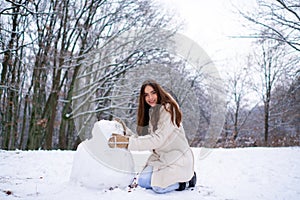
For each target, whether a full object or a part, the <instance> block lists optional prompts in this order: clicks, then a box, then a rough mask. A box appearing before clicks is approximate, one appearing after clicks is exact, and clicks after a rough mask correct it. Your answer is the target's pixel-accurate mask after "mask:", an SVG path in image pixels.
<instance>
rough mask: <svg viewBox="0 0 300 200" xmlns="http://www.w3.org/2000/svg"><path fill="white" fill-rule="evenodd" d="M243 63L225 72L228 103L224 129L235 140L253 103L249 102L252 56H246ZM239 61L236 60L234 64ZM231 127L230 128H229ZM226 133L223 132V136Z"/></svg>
mask: <svg viewBox="0 0 300 200" xmlns="http://www.w3.org/2000/svg"><path fill="white" fill-rule="evenodd" d="M245 60H246V61H245V62H244V63H241V64H239V66H238V67H237V68H236V69H235V70H234V71H232V72H228V73H227V77H228V78H227V80H226V82H227V84H228V86H227V90H228V92H227V94H228V98H229V99H228V105H227V109H228V110H227V112H228V114H227V115H228V116H227V119H226V125H227V127H226V129H227V130H225V131H227V132H228V131H232V140H236V138H237V137H238V135H239V132H240V130H241V129H242V128H243V126H244V124H245V122H246V121H247V119H248V116H249V115H250V114H251V110H252V108H253V105H250V103H249V99H248V98H250V97H249V94H250V87H251V81H252V80H251V74H250V67H251V65H252V58H251V56H248V57H247V59H245ZM238 63H239V62H238V61H236V64H238ZM252 101H253V99H252ZM229 127H232V130H230V129H231V128H229ZM227 134H228V133H226V134H225V137H226V136H227Z"/></svg>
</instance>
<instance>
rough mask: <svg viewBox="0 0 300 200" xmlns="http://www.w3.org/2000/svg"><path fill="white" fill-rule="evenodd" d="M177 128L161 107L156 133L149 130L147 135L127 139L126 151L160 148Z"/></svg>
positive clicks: (169, 115) (168, 114)
mask: <svg viewBox="0 0 300 200" xmlns="http://www.w3.org/2000/svg"><path fill="white" fill-rule="evenodd" d="M176 128H177V127H176V126H175V125H174V124H173V123H172V120H171V114H170V113H169V112H167V111H166V110H165V108H164V107H163V106H162V107H161V109H160V118H159V121H158V124H157V129H156V131H154V132H153V131H152V130H150V131H151V132H150V134H149V135H145V136H139V137H136V136H131V137H130V138H129V145H128V149H129V150H133V151H145V150H152V149H157V148H160V147H161V146H162V145H163V144H164V143H165V142H166V141H167V140H168V138H169V137H170V135H171V134H172V133H173V130H174V129H176Z"/></svg>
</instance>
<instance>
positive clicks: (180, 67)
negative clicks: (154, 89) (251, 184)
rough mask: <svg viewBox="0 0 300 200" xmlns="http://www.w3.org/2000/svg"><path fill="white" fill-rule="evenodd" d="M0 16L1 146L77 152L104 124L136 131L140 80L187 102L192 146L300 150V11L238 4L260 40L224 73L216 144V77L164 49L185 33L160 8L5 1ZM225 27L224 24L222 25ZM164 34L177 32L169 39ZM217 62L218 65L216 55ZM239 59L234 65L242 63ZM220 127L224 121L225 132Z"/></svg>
mask: <svg viewBox="0 0 300 200" xmlns="http://www.w3.org/2000/svg"><path fill="white" fill-rule="evenodd" d="M1 5H2V6H1V10H0V22H1V23H0V63H1V64H0V149H5V150H15V149H22V150H23V149H24V150H25V149H26V150H33V149H76V148H77V145H78V144H79V143H80V141H81V140H82V138H83V137H84V138H86V137H89V132H90V130H91V127H90V126H91V124H93V123H94V122H95V121H97V120H101V119H106V120H112V119H113V118H115V117H118V118H121V119H123V120H124V122H125V123H126V124H128V126H130V127H132V128H133V129H134V125H135V122H136V108H137V96H138V93H139V87H140V85H141V82H142V81H143V80H145V79H148V78H154V79H156V80H157V81H158V82H159V83H161V84H162V85H163V86H164V87H165V88H166V89H167V90H168V91H169V92H171V93H172V94H173V95H174V97H175V98H176V99H177V101H178V103H179V105H180V106H181V107H182V111H183V114H184V121H183V125H184V127H185V129H186V134H187V137H188V140H189V142H190V145H191V146H193V147H201V146H207V145H209V146H210V147H245V146H299V145H300V88H299V84H300V76H299V71H300V70H299V69H300V67H299V64H300V63H299V61H300V56H299V54H300V37H299V35H300V3H299V2H297V1H292V0H288V1H283V0H274V1H269V0H257V1H256V9H248V8H247V7H238V6H236V7H235V10H234V11H233V12H235V15H236V16H237V18H238V19H239V20H240V21H241V25H243V26H245V27H246V28H247V29H248V30H249V31H248V33H247V34H244V35H239V36H234V37H233V38H236V39H239V40H240V39H241V38H247V39H251V40H252V43H251V49H252V50H250V51H249V53H248V54H247V55H244V56H237V57H236V58H235V59H234V62H230V64H229V63H226V62H221V63H220V62H218V65H222V66H223V67H225V68H226V66H228V65H231V69H232V67H233V68H234V70H228V71H227V73H226V72H222V76H221V77H222V80H221V81H222V83H223V90H222V91H219V92H223V93H224V94H225V95H226V98H225V99H223V100H224V102H225V104H224V107H225V108H226V112H224V113H221V114H222V115H224V124H221V127H222V130H221V131H220V133H218V134H217V138H215V141H214V143H209V144H208V143H206V141H207V140H206V138H207V134H208V130H209V127H210V126H211V125H212V124H213V123H214V122H213V121H212V120H211V119H212V118H211V117H212V115H213V113H212V110H213V109H212V106H213V103H212V102H211V100H212V98H211V96H210V95H211V91H213V90H217V88H213V87H211V85H208V84H207V80H209V81H214V80H213V78H214V77H215V76H213V74H209V73H207V72H205V71H204V70H201V69H203V68H204V67H205V65H206V64H207V63H199V66H196V68H197V69H198V70H196V71H195V70H191V66H190V64H189V63H188V62H186V60H185V59H183V58H180V57H179V56H177V55H174V54H172V53H170V52H168V51H166V48H165V46H166V45H169V43H168V41H169V40H170V39H171V38H172V36H174V35H176V34H177V33H178V32H180V30H182V29H184V21H183V20H182V18H181V17H180V15H178V13H175V12H173V11H170V10H168V9H167V8H165V7H163V6H161V5H160V4H159V3H158V2H156V1H152V0H118V1H108V0H79V1H78V0H77V1H75V0H63V1H58V0H52V1H46V0H38V1H35V0H31V1H27V0H5V1H2V2H1ZM220 23H221V22H220ZM163 30H168V31H167V32H166V31H163ZM212 62H214V59H212ZM232 63H234V66H232ZM219 125H220V124H219Z"/></svg>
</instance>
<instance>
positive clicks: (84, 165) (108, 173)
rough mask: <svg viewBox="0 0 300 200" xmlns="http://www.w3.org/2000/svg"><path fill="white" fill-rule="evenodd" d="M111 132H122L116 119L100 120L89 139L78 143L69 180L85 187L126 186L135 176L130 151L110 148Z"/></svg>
mask: <svg viewBox="0 0 300 200" xmlns="http://www.w3.org/2000/svg"><path fill="white" fill-rule="evenodd" d="M112 133H117V134H123V130H122V126H121V124H120V123H118V122H117V121H108V120H101V121H98V122H96V123H95V124H94V127H93V130H92V138H91V139H88V140H85V141H83V142H81V143H80V144H79V146H78V148H77V150H76V152H75V155H74V160H73V166H72V171H71V176H70V180H71V181H72V182H77V183H79V184H81V185H83V186H85V187H91V188H99V189H104V188H110V187H119V188H125V187H127V186H128V185H129V184H130V183H131V182H132V179H133V177H134V161H133V157H132V154H131V153H130V151H128V150H126V149H118V148H115V149H112V148H109V146H108V144H107V142H108V138H109V137H110V136H111V134H112Z"/></svg>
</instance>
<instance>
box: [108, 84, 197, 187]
mask: <svg viewBox="0 0 300 200" xmlns="http://www.w3.org/2000/svg"><path fill="white" fill-rule="evenodd" d="M126 131H127V132H130V133H131V134H129V135H131V136H122V135H117V134H116V135H115V134H113V136H112V137H111V138H110V139H109V146H110V147H112V148H114V147H118V148H128V149H129V150H133V151H145V150H150V151H152V154H151V155H150V157H149V159H148V161H147V163H146V166H145V168H144V169H143V171H142V172H141V173H140V175H139V178H138V185H139V186H140V187H143V188H146V189H152V190H153V191H155V192H157V193H166V192H170V191H174V190H177V191H181V190H184V189H185V188H188V187H194V186H195V184H196V173H195V172H194V156H193V152H192V150H191V148H190V146H189V144H188V141H187V138H186V135H185V132H184V129H183V127H182V113H181V111H180V109H179V106H178V104H177V102H176V101H175V100H174V98H172V96H171V95H170V94H169V93H167V92H166V91H165V90H164V89H163V88H162V87H161V86H160V85H159V84H157V83H156V82H155V81H153V80H148V81H146V82H144V83H143V85H142V87H141V89H140V95H139V106H138V126H137V133H138V136H137V134H133V133H132V131H131V130H129V129H128V128H127V127H126ZM124 143H125V145H124Z"/></svg>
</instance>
